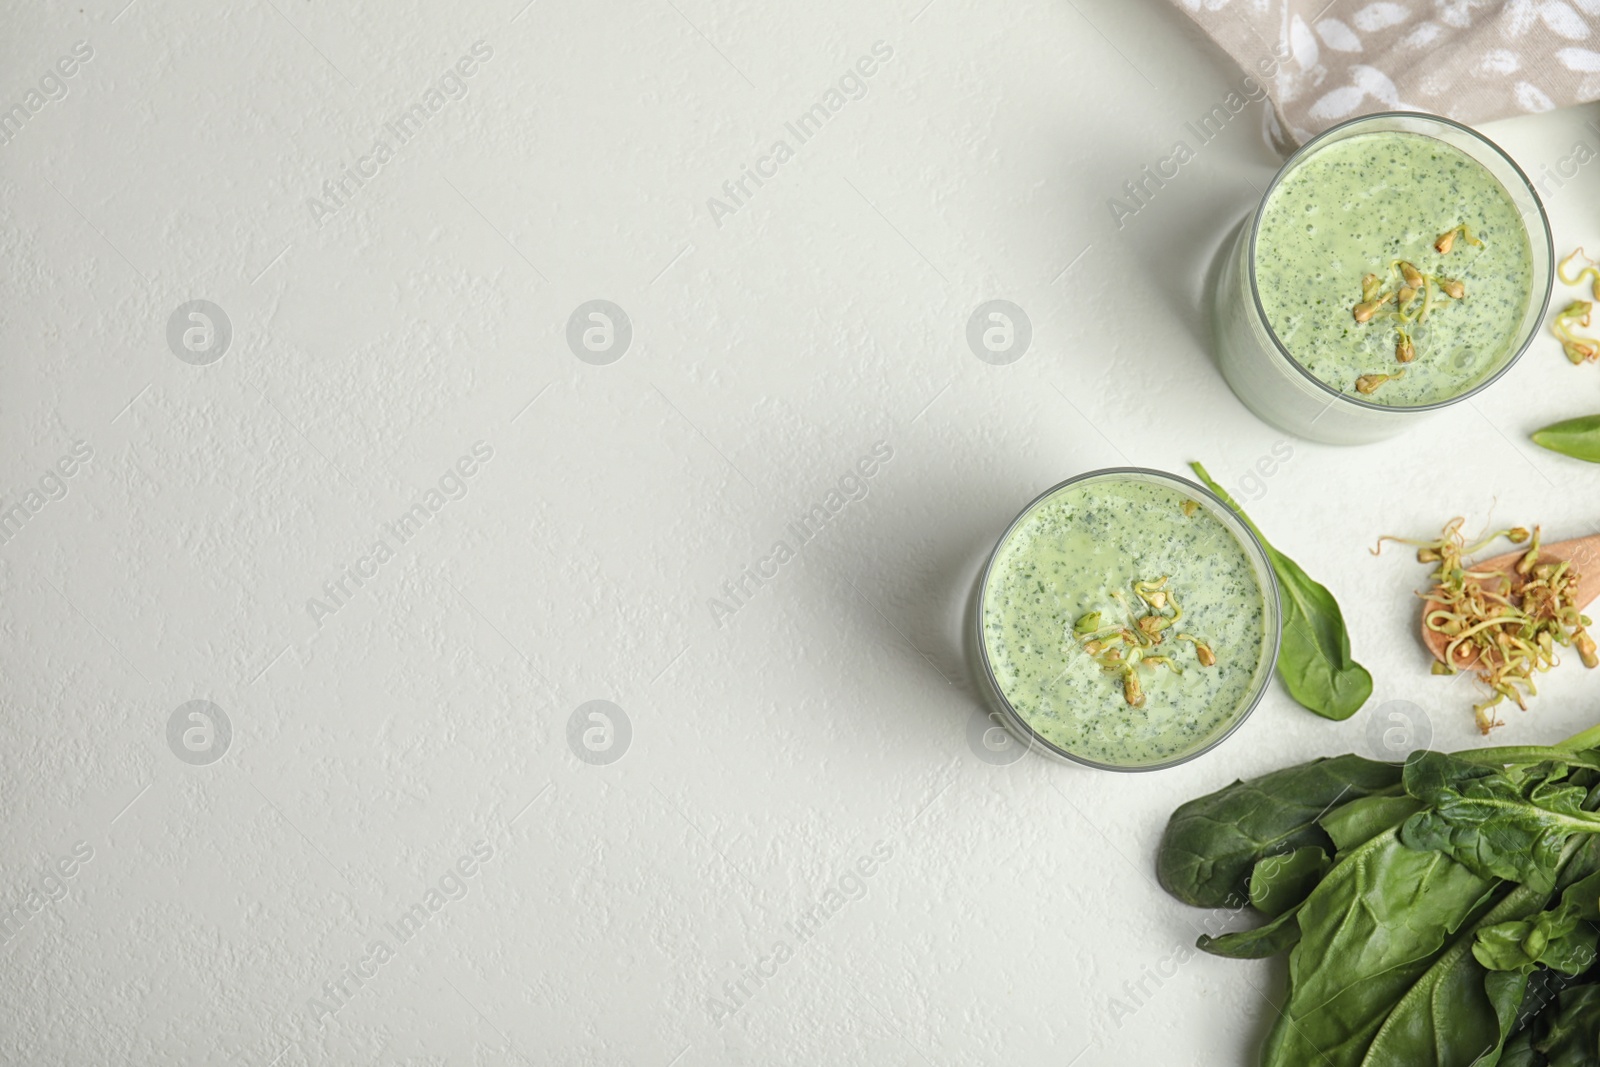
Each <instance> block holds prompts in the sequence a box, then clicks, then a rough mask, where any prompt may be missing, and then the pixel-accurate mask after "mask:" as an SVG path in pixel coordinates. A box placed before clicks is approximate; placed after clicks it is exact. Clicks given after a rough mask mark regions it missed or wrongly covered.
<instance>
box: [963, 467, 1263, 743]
mask: <svg viewBox="0 0 1600 1067" xmlns="http://www.w3.org/2000/svg"><path fill="white" fill-rule="evenodd" d="M1097 480H1115V481H1142V482H1147V483H1151V484H1154V485H1159V486H1164V487H1166V488H1169V489H1175V490H1177V491H1178V492H1180V493H1182V494H1183V495H1184V496H1186V497H1188V498H1189V499H1191V500H1193V501H1195V503H1197V504H1199V505H1200V507H1202V508H1204V509H1205V511H1206V512H1207V513H1208V514H1210V515H1211V516H1213V517H1214V518H1215V519H1216V520H1217V521H1218V522H1220V523H1221V524H1222V526H1223V528H1224V529H1225V530H1227V531H1228V532H1229V533H1230V534H1232V535H1233V538H1234V540H1236V541H1237V542H1238V543H1239V545H1240V546H1241V547H1242V548H1243V549H1244V553H1245V557H1246V558H1247V559H1248V560H1249V561H1250V567H1251V571H1252V573H1253V574H1254V576H1255V579H1256V583H1257V585H1258V586H1259V587H1260V589H1261V599H1262V604H1263V608H1262V623H1263V637H1262V642H1261V648H1260V654H1259V657H1258V659H1257V662H1256V664H1255V669H1254V671H1253V673H1252V675H1251V679H1250V687H1249V690H1248V691H1247V693H1246V695H1245V696H1244V698H1243V699H1242V700H1241V701H1240V702H1239V704H1238V706H1237V707H1236V708H1235V709H1234V710H1233V713H1232V714H1231V715H1229V716H1228V717H1227V718H1226V719H1225V720H1223V721H1222V722H1220V723H1218V724H1217V726H1216V728H1215V729H1213V730H1212V731H1211V732H1210V733H1209V734H1208V735H1206V736H1204V737H1202V738H1200V739H1198V740H1197V741H1196V742H1195V744H1193V745H1192V746H1190V747H1189V748H1187V749H1185V750H1183V751H1181V752H1178V753H1176V754H1174V755H1172V756H1169V757H1167V758H1165V759H1162V760H1159V761H1155V762H1150V763H1142V764H1141V763H1135V762H1130V763H1127V764H1117V763H1106V762H1103V761H1099V760H1094V759H1089V758H1087V757H1085V756H1081V755H1077V754H1075V753H1073V752H1071V751H1069V750H1067V749H1065V748H1061V747H1059V746H1057V745H1056V744H1054V743H1053V742H1050V741H1047V740H1045V738H1044V737H1042V736H1040V735H1039V734H1038V733H1037V732H1036V731H1035V730H1034V729H1033V727H1031V726H1030V725H1028V720H1027V718H1026V717H1025V716H1024V715H1023V714H1022V713H1021V712H1020V711H1018V710H1017V708H1016V707H1014V706H1013V705H1012V703H1011V700H1010V698H1009V697H1008V696H1007V695H1006V693H1005V691H1004V690H1003V689H1002V688H1001V685H1000V682H999V680H998V679H997V678H996V677H995V672H994V666H993V664H992V663H991V662H990V659H989V648H988V644H987V642H985V640H984V637H983V620H984V614H985V601H986V599H987V597H988V593H989V577H990V573H991V571H992V570H993V569H994V566H995V561H996V560H997V559H998V558H999V556H1000V554H1001V550H1002V549H1004V548H1005V546H1006V542H1007V541H1009V540H1010V538H1011V535H1012V534H1013V533H1014V532H1015V531H1016V530H1017V529H1018V528H1019V527H1020V526H1021V525H1022V524H1023V523H1024V522H1025V521H1026V520H1027V519H1028V517H1029V516H1030V515H1032V513H1033V511H1034V510H1035V509H1036V508H1038V507H1039V506H1040V505H1042V504H1044V503H1045V502H1046V501H1048V500H1050V499H1051V498H1052V497H1053V496H1055V495H1056V494H1057V493H1060V492H1062V491H1063V490H1066V489H1068V488H1073V487H1077V486H1080V485H1082V484H1084V483H1086V482H1091V481H1097ZM1281 620H1282V608H1281V606H1280V604H1279V600H1278V582H1277V579H1276V578H1275V577H1274V576H1273V572H1272V564H1271V563H1270V562H1269V561H1268V559H1267V553H1266V551H1265V550H1264V549H1263V548H1262V547H1261V542H1260V541H1259V540H1257V539H1256V535H1255V534H1254V533H1253V532H1252V531H1251V530H1250V528H1249V527H1248V526H1246V525H1245V524H1244V523H1243V522H1242V521H1240V519H1239V516H1238V515H1237V514H1235V512H1234V510H1233V509H1232V508H1230V507H1229V506H1228V505H1227V504H1225V503H1223V502H1222V501H1221V500H1219V499H1218V498H1217V497H1216V496H1215V495H1213V494H1212V493H1211V492H1210V491H1209V490H1207V489H1205V488H1204V487H1202V486H1199V485H1196V484H1195V483H1194V482H1191V481H1189V480H1187V479H1185V478H1179V477H1176V476H1175V475H1171V474H1167V473H1165V472H1163V471H1157V470H1149V469H1147V468H1144V467H1107V468H1104V469H1102V470H1095V471H1089V472H1088V473H1086V474H1080V475H1078V476H1077V477H1075V478H1068V479H1067V480H1066V481H1064V482H1061V483H1059V484H1057V485H1053V486H1051V487H1050V488H1049V489H1047V490H1045V491H1044V492H1043V493H1041V494H1039V495H1038V496H1037V497H1035V498H1034V499H1033V500H1032V502H1030V503H1029V504H1028V506H1027V507H1025V508H1023V509H1022V511H1021V513H1020V514H1018V515H1017V517H1016V518H1015V519H1013V520H1012V522H1011V524H1010V525H1009V526H1007V527H1006V531H1005V533H1003V534H1001V535H1000V539H999V540H998V541H996V542H995V547H994V550H993V551H992V552H990V554H989V558H988V560H987V561H986V562H985V563H984V566H983V570H982V572H981V573H980V574H979V576H978V585H977V587H976V589H975V590H974V595H973V598H972V604H971V612H970V616H969V619H968V625H967V627H966V630H967V640H968V649H967V654H968V656H969V658H970V659H971V661H972V664H973V667H974V669H973V672H972V674H973V676H974V678H975V679H976V682H977V687H978V690H979V696H980V697H981V698H982V699H983V701H984V703H985V704H986V706H987V707H988V708H989V709H990V711H991V713H992V715H993V716H994V717H995V718H997V719H998V721H999V722H1000V723H1002V724H1003V725H1004V726H1005V728H1006V729H1007V730H1008V731H1009V732H1010V733H1011V735H1012V736H1013V737H1015V738H1016V739H1017V740H1018V741H1020V742H1022V744H1023V745H1024V746H1025V747H1026V748H1029V749H1032V750H1034V751H1037V752H1040V753H1043V754H1045V755H1047V756H1051V757H1054V758H1055V759H1058V760H1064V761H1067V762H1070V763H1078V764H1082V765H1084V766H1088V767H1096V768H1099V769H1101V770H1107V771H1154V770H1160V769H1162V768H1165V767H1174V766H1177V765H1178V764H1180V763H1187V762H1188V761H1189V760H1192V759H1194V758H1195V757H1196V756H1199V755H1201V754H1202V753H1204V752H1208V751H1210V750H1211V749H1213V748H1215V747H1216V746H1217V745H1219V744H1221V743H1222V742H1223V741H1224V740H1226V739H1227V737H1228V736H1229V735H1230V734H1232V733H1233V732H1234V731H1235V730H1236V729H1238V728H1239V725H1240V724H1241V723H1243V722H1244V720H1245V719H1246V718H1248V717H1249V715H1250V713H1251V712H1252V711H1254V710H1255V708H1256V705H1257V704H1259V703H1260V702H1261V697H1262V695H1263V694H1264V693H1265V692H1266V690H1267V685H1268V684H1269V683H1270V682H1271V681H1272V672H1273V670H1274V668H1275V667H1276V666H1277V663H1278V640H1279V630H1280V626H1281Z"/></svg>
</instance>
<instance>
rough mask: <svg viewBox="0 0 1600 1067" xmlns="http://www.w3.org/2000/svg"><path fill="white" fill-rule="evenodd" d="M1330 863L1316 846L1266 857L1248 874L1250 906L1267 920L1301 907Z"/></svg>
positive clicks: (1331, 863) (1331, 862) (1324, 853)
mask: <svg viewBox="0 0 1600 1067" xmlns="http://www.w3.org/2000/svg"><path fill="white" fill-rule="evenodd" d="M1331 866H1333V861H1332V860H1330V859H1329V858H1328V854H1327V853H1326V852H1324V851H1322V849H1320V848H1318V847H1317V846H1316V845H1307V846H1306V847H1305V848H1297V849H1295V850H1294V851H1293V852H1286V853H1282V854H1280V855H1276V856H1266V857H1263V858H1262V860H1261V861H1260V862H1259V863H1257V864H1256V866H1255V870H1253V871H1251V872H1250V904H1251V906H1253V907H1254V908H1255V909H1256V910H1257V911H1259V912H1260V913H1261V914H1263V915H1265V916H1267V917H1268V918H1269V919H1276V918H1278V917H1279V916H1281V915H1282V914H1283V913H1284V912H1286V911H1291V910H1293V909H1294V908H1297V907H1299V906H1300V902H1301V901H1303V900H1305V899H1306V897H1308V896H1310V895H1311V891H1312V890H1313V889H1315V888H1316V887H1317V883H1318V882H1320V881H1322V876H1323V875H1325V874H1327V873H1328V868H1329V867H1331Z"/></svg>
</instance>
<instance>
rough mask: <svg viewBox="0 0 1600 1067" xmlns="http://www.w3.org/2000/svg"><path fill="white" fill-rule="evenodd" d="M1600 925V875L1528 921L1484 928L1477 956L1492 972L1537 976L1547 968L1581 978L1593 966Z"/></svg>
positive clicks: (1575, 886)
mask: <svg viewBox="0 0 1600 1067" xmlns="http://www.w3.org/2000/svg"><path fill="white" fill-rule="evenodd" d="M1597 920H1600V873H1597V874H1591V875H1589V876H1588V877H1587V878H1583V879H1581V880H1579V881H1577V882H1575V883H1573V884H1572V885H1570V886H1568V887H1567V890H1566V892H1564V893H1562V895H1561V900H1560V902H1559V903H1557V904H1556V905H1555V906H1554V907H1552V908H1548V909H1546V910H1544V911H1541V912H1539V913H1538V914H1537V915H1532V916H1529V917H1528V918H1526V919H1518V920H1512V921H1508V922H1501V923H1496V924H1494V925H1491V926H1485V927H1483V928H1482V929H1480V930H1479V931H1478V935H1477V940H1476V941H1475V942H1474V944H1473V946H1472V955H1473V956H1474V957H1475V958H1476V959H1477V961H1478V962H1479V963H1480V964H1482V965H1483V966H1484V967H1486V968H1488V969H1489V970H1491V971H1516V972H1518V973H1519V974H1532V973H1533V972H1534V970H1535V969H1536V968H1538V967H1541V966H1542V967H1548V968H1550V969H1551V970H1555V971H1560V972H1561V973H1562V974H1566V975H1579V974H1582V973H1583V972H1584V971H1587V970H1588V969H1589V968H1590V967H1592V966H1593V965H1594V961H1595V947H1596V941H1597V932H1596V930H1595V926H1594V923H1595V922H1596V921H1597Z"/></svg>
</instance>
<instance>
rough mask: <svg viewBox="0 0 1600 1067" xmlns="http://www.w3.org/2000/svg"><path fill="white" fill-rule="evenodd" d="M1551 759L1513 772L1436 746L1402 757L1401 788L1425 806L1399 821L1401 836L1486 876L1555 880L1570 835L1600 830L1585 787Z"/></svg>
mask: <svg viewBox="0 0 1600 1067" xmlns="http://www.w3.org/2000/svg"><path fill="white" fill-rule="evenodd" d="M1567 770H1568V768H1567V767H1566V766H1564V765H1559V764H1554V763H1544V764H1538V765H1536V766H1533V767H1529V768H1524V769H1522V770H1521V771H1520V772H1519V773H1518V774H1516V775H1515V776H1514V775H1512V774H1510V773H1507V772H1506V771H1503V770H1500V769H1499V768H1497V767H1489V766H1484V765H1482V764H1478V763H1470V762H1467V761H1466V760H1461V759H1456V758H1455V757H1452V756H1447V755H1445V754H1443V753H1440V752H1424V753H1419V754H1414V755H1413V757H1412V759H1411V760H1409V761H1408V762H1407V763H1406V768H1405V786H1406V792H1408V793H1410V794H1411V795H1412V796H1414V797H1416V798H1417V799H1418V800H1420V801H1422V802H1423V803H1424V804H1427V805H1428V808H1427V809H1424V810H1423V811H1420V812H1418V813H1417V814H1415V815H1413V816H1411V817H1410V818H1409V819H1407V820H1406V822H1405V824H1404V825H1403V826H1402V827H1401V828H1400V839H1401V840H1402V841H1404V842H1405V843H1406V844H1407V845H1408V846H1410V847H1412V848H1418V849H1437V850H1439V851H1442V852H1446V853H1448V854H1449V855H1451V856H1453V857H1454V858H1455V859H1457V860H1459V861H1460V862H1462V863H1464V864H1466V865H1467V866H1468V867H1470V868H1472V869H1473V870H1474V871H1476V872H1478V873H1479V874H1481V875H1484V876H1485V877H1493V878H1506V879H1510V880H1513V881H1517V882H1528V883H1531V884H1534V885H1536V886H1539V887H1542V888H1543V889H1544V890H1546V891H1548V890H1550V889H1551V888H1553V887H1554V885H1555V877H1556V873H1557V869H1558V867H1559V866H1560V863H1561V853H1562V847H1563V846H1564V845H1565V843H1566V840H1567V838H1568V836H1569V835H1571V834H1574V833H1583V834H1593V833H1596V832H1600V815H1594V814H1592V813H1590V812H1586V811H1584V810H1583V803H1584V801H1585V799H1586V798H1587V791H1586V790H1585V789H1584V788H1583V787H1582V786H1578V785H1573V784H1571V783H1569V782H1566V781H1564V779H1565V777H1566V774H1567Z"/></svg>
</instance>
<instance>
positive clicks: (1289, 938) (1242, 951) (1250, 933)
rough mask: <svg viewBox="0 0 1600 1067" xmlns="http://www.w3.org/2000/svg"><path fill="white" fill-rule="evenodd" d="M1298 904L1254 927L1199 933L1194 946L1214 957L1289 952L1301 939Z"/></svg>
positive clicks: (1253, 957) (1253, 956)
mask: <svg viewBox="0 0 1600 1067" xmlns="http://www.w3.org/2000/svg"><path fill="white" fill-rule="evenodd" d="M1299 910H1300V909H1299V907H1298V906H1296V907H1293V908H1290V909H1289V910H1288V911H1286V912H1284V913H1283V914H1282V915H1280V916H1278V917H1277V918H1276V919H1273V920H1272V921H1271V922H1269V923H1267V924H1266V925H1265V926H1258V927H1256V928H1255V929H1254V930H1240V931H1238V932H1236V933H1231V934H1223V935H1222V936H1220V937H1212V936H1211V935H1209V934H1201V935H1200V940H1199V941H1196V942H1195V946H1196V947H1197V948H1199V949H1200V951H1202V952H1209V953H1211V955H1213V956H1229V957H1231V958H1233V959H1236V960H1264V959H1266V958H1267V957H1269V956H1278V955H1281V954H1283V953H1285V952H1288V951H1289V950H1290V949H1291V948H1293V947H1294V946H1295V942H1297V941H1299V940H1300V924H1299V922H1297V921H1296V919H1295V913H1296V912H1298V911H1299Z"/></svg>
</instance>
